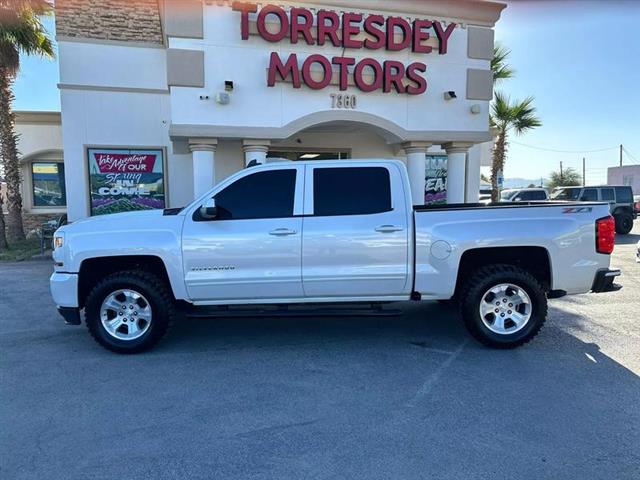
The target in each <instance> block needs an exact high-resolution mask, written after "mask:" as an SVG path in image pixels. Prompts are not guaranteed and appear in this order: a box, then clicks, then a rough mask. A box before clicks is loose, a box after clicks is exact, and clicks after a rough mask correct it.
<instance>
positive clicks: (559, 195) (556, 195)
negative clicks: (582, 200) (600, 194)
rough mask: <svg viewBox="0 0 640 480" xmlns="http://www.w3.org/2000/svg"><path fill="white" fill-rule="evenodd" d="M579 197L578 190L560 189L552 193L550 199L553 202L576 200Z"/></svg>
mask: <svg viewBox="0 0 640 480" xmlns="http://www.w3.org/2000/svg"><path fill="white" fill-rule="evenodd" d="M578 195H580V189H579V188H561V189H559V190H556V191H554V192H553V195H551V198H552V199H554V200H577V199H578Z"/></svg>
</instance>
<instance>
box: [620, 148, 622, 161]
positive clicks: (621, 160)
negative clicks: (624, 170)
mask: <svg viewBox="0 0 640 480" xmlns="http://www.w3.org/2000/svg"><path fill="white" fill-rule="evenodd" d="M620 166H622V144H620Z"/></svg>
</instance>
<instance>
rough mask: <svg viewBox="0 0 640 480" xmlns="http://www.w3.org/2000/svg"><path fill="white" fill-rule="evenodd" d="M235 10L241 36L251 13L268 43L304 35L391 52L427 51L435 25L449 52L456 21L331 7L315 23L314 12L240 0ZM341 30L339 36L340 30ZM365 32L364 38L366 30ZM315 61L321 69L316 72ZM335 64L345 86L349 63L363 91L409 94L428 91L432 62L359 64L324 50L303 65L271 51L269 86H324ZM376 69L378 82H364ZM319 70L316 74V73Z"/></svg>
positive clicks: (247, 33) (308, 39) (313, 42)
mask: <svg viewBox="0 0 640 480" xmlns="http://www.w3.org/2000/svg"><path fill="white" fill-rule="evenodd" d="M232 8H233V10H235V11H238V12H240V35H241V37H242V39H243V40H248V39H249V36H250V31H249V15H250V14H255V13H256V12H257V17H256V25H257V29H258V34H259V35H260V37H262V38H263V39H264V40H267V41H269V42H280V41H282V40H284V39H285V38H286V37H289V41H290V42H291V43H292V44H295V43H298V41H299V40H300V38H301V37H302V38H303V39H304V41H305V43H307V44H308V45H316V44H317V45H320V46H322V45H325V43H327V42H330V43H331V45H333V46H334V47H342V48H354V49H360V48H363V47H364V48H367V49H370V50H379V49H382V48H386V49H387V50H389V51H401V50H405V49H408V48H411V50H412V52H413V53H421V54H428V53H431V52H432V51H433V47H431V46H430V45H425V42H426V41H428V40H429V38H431V34H430V32H429V31H428V30H429V29H432V30H433V32H434V33H435V36H436V37H437V39H438V43H439V47H438V53H439V54H440V55H445V54H446V53H447V50H448V46H449V39H450V38H451V35H452V34H453V32H454V30H455V28H456V24H455V23H449V24H447V25H446V26H445V25H443V23H442V22H440V21H436V20H425V19H416V20H414V21H413V23H409V22H408V21H407V20H405V19H404V18H402V17H388V18H386V19H385V17H383V16H382V15H378V14H370V15H363V14H361V13H353V12H344V13H342V15H341V16H340V15H338V14H337V13H336V12H334V11H330V10H318V12H317V13H316V19H315V24H314V18H313V17H314V14H313V12H312V11H311V10H309V9H307V8H301V7H292V8H291V9H290V10H289V12H288V13H287V11H285V10H284V8H282V7H279V6H277V5H266V6H264V7H262V8H261V9H260V10H259V11H258V7H257V5H256V4H255V3H246V2H238V1H235V2H233V4H232ZM339 32H340V34H339ZM363 32H364V33H366V37H365V38H364V39H362V37H361V36H360V34H361V33H363ZM314 65H319V66H320V69H316V70H313V69H312V67H313V66H314ZM333 65H336V66H337V67H338V68H337V71H338V78H339V88H340V90H347V89H348V87H349V75H350V67H353V73H352V75H353V81H354V83H355V85H356V87H357V88H359V89H360V90H362V91H363V92H372V91H375V90H382V91H383V92H391V91H395V92H397V93H407V94H409V95H420V94H422V93H424V92H426V90H427V86H428V84H427V80H426V79H425V77H424V76H423V74H424V73H425V72H426V70H427V65H426V64H424V63H422V62H413V63H411V64H409V65H407V66H405V65H404V63H402V62H399V61H396V60H387V61H385V62H383V63H382V64H380V62H378V61H377V60H375V59H373V58H365V59H362V60H361V61H359V62H356V59H355V58H352V57H345V56H339V57H332V58H331V60H329V59H328V58H327V57H325V56H323V55H319V54H313V55H309V56H308V57H307V58H306V59H305V60H304V61H303V63H302V66H300V64H299V63H298V57H297V55H296V54H291V55H289V57H288V58H287V60H286V62H283V61H282V59H281V57H280V55H279V54H278V53H277V52H272V53H271V58H270V60H269V71H268V76H267V85H268V86H270V87H273V86H275V84H276V82H277V81H278V80H282V81H290V82H291V83H292V84H293V87H294V88H300V87H301V85H302V83H304V84H305V85H307V86H308V87H309V88H311V89H314V90H319V89H322V88H325V87H327V86H328V85H330V84H331V81H332V78H333V75H334V71H333ZM366 70H370V71H371V72H373V81H372V82H367V81H365V73H364V72H365V71H366ZM316 72H317V73H316Z"/></svg>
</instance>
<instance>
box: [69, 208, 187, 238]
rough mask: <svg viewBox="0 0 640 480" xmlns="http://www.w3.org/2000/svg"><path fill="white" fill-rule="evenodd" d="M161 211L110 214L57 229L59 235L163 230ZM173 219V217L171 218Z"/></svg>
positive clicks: (163, 222) (85, 219)
mask: <svg viewBox="0 0 640 480" xmlns="http://www.w3.org/2000/svg"><path fill="white" fill-rule="evenodd" d="M169 218H172V217H166V216H163V211H162V210H139V211H135V212H122V213H111V214H109V215H99V216H96V217H88V218H83V219H81V220H77V221H75V222H73V223H70V224H68V225H64V226H63V227H60V229H58V232H59V233H63V234H65V235H69V234H70V235H73V234H77V233H86V232H92V233H107V232H121V231H128V232H140V231H147V230H154V229H158V228H160V229H161V228H163V225H164V224H165V223H167V224H173V223H174V222H165V221H164V220H165V219H169ZM173 218H174V219H175V216H174V217H173Z"/></svg>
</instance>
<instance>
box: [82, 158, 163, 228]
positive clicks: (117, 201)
mask: <svg viewBox="0 0 640 480" xmlns="http://www.w3.org/2000/svg"><path fill="white" fill-rule="evenodd" d="M88 158H89V184H90V189H91V193H90V195H91V215H104V214H107V213H117V212H126V211H131V210H150V209H154V208H165V185H164V160H163V151H162V150H116V149H103V148H90V149H89V150H88Z"/></svg>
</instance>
